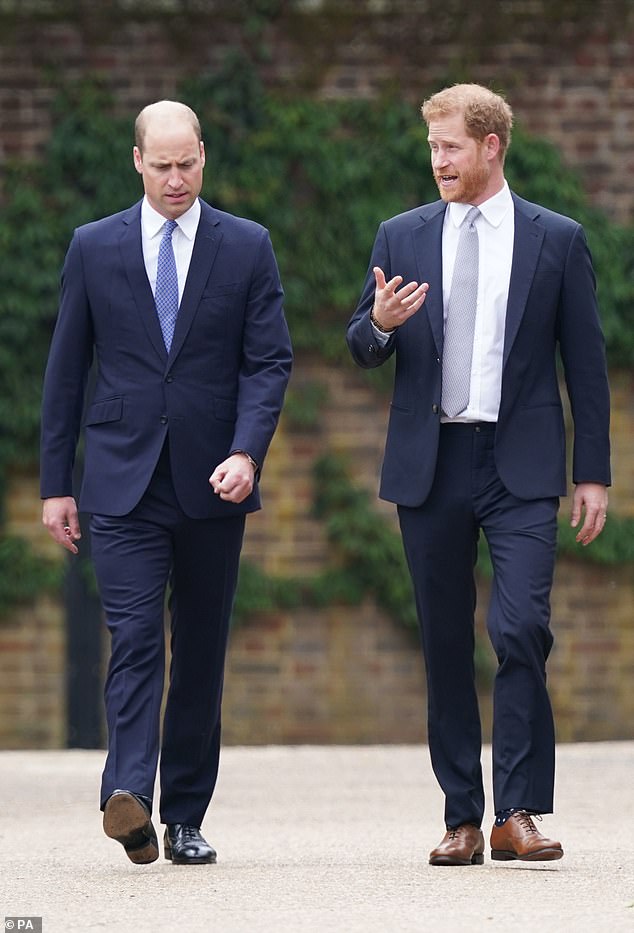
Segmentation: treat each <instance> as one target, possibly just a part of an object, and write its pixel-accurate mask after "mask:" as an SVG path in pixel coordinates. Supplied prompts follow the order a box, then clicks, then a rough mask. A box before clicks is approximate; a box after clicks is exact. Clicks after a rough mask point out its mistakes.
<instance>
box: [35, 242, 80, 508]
mask: <svg viewBox="0 0 634 933" xmlns="http://www.w3.org/2000/svg"><path fill="white" fill-rule="evenodd" d="M92 353H93V328H92V319H91V315H90V307H89V301H88V296H87V293H86V288H85V284H84V271H83V263H82V256H81V245H80V237H79V234H78V232H77V231H76V232H75V234H74V236H73V239H72V241H71V244H70V246H69V249H68V253H67V254H66V259H65V261H64V266H63V269H62V277H61V290H60V305H59V313H58V317H57V322H56V325H55V330H54V332H53V337H52V340H51V346H50V351H49V357H48V362H47V366H46V372H45V375H44V388H43V394H42V410H41V445H40V495H41V496H42V498H43V499H46V498H49V497H52V496H71V495H73V482H72V475H73V466H74V462H75V451H76V447H77V441H78V438H79V432H80V427H81V417H82V409H83V402H84V393H85V388H86V382H87V379H88V373H89V371H90V367H91V364H92Z"/></svg>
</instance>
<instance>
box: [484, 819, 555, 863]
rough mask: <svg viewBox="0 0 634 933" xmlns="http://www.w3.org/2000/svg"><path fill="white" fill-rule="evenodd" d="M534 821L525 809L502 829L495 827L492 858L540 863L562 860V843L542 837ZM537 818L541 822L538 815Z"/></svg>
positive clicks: (492, 837) (502, 860)
mask: <svg viewBox="0 0 634 933" xmlns="http://www.w3.org/2000/svg"><path fill="white" fill-rule="evenodd" d="M533 819H534V818H533V817H532V816H531V814H530V813H526V811H525V810H516V811H515V813H512V814H511V815H510V816H509V818H508V820H507V821H506V823H504V825H503V826H494V827H493V829H492V831H491V858H492V859H497V860H498V861H500V862H507V861H509V860H510V859H522V860H523V861H525V862H542V861H553V860H554V859H558V858H561V857H562V855H563V854H564V850H563V849H562V847H561V842H555V841H554V840H553V839H547V838H546V837H545V836H542V834H541V833H540V832H539V830H538V829H537V827H536V826H535V823H534V822H533ZM537 819H540V820H541V816H538V817H537Z"/></svg>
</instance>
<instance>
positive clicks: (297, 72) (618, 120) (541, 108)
mask: <svg viewBox="0 0 634 933" xmlns="http://www.w3.org/2000/svg"><path fill="white" fill-rule="evenodd" d="M57 6H58V7H59V9H60V10H62V11H63V9H64V7H65V6H66V5H64V4H58V5H57ZM70 6H71V8H72V5H70ZM116 6H117V4H116V3H114V4H103V5H97V4H89V5H87V6H86V7H85V9H86V11H89V13H87V14H86V15H82V13H81V11H82V9H84V6H83V4H78V5H77V7H78V12H77V14H76V15H74V16H69V15H67V16H64V14H63V12H61V13H59V14H57V15H55V14H54V13H51V7H52V8H53V10H54V9H55V7H56V5H55V4H52V5H51V4H49V3H38V2H37V0H21V2H20V3H14V4H12V3H11V2H9V0H5V2H3V3H2V5H0V25H2V29H1V30H0V162H1V161H2V160H3V159H4V158H6V157H8V156H16V155H18V156H19V155H22V154H31V153H33V152H35V151H37V150H38V148H39V147H40V146H41V145H42V144H43V142H44V141H45V140H46V138H47V137H48V134H49V132H50V129H51V123H52V120H53V119H54V115H53V114H52V112H51V108H50V105H51V101H52V100H53V98H54V96H55V88H56V85H57V83H58V82H59V81H60V80H61V79H62V78H69V79H77V78H79V77H81V76H83V75H86V74H100V75H101V76H102V77H103V78H104V80H105V81H106V83H107V84H108V85H109V86H110V87H111V88H112V91H113V93H114V96H115V100H116V103H117V106H118V109H119V112H120V113H121V114H123V115H125V116H129V117H130V118H131V119H132V118H133V116H134V115H135V114H136V112H137V111H138V110H139V109H140V108H141V106H143V105H144V104H146V103H148V102H149V101H150V100H156V99H158V98H161V97H173V96H174V95H175V93H177V88H178V86H179V84H180V83H181V81H182V80H183V78H186V77H189V76H191V75H193V74H198V73H200V72H201V71H205V70H210V69H213V68H215V67H217V65H218V64H219V62H220V61H221V60H222V59H223V56H224V54H225V53H226V50H227V49H228V48H230V47H236V46H237V47H240V48H242V49H243V50H244V51H245V52H246V53H247V54H248V55H250V56H251V57H252V58H253V59H254V60H257V61H258V63H259V70H260V72H261V74H262V76H263V78H264V80H265V81H266V82H267V83H268V84H269V86H272V87H279V88H285V87H288V86H291V87H297V86H301V87H304V88H306V89H307V90H309V91H311V92H314V93H317V94H319V95H321V96H323V97H326V98H328V97H334V96H342V95H345V96H355V95H356V96H365V97H371V96H373V95H375V94H377V93H378V92H380V91H381V90H382V89H385V88H390V89H392V90H396V91H397V92H399V93H401V94H402V95H403V96H404V97H406V98H407V99H409V100H411V101H412V104H413V105H416V104H418V103H420V100H421V99H422V98H423V97H424V96H426V95H427V94H428V93H430V92H432V91H434V90H437V89H438V88H439V87H440V86H443V85H444V84H446V83H450V82H452V81H456V80H470V81H471V80H473V81H479V82H481V83H485V84H491V85H493V86H494V87H496V88H498V89H500V90H503V91H504V92H505V93H506V94H507V95H508V97H509V100H510V102H511V104H512V106H513V108H514V111H515V113H516V116H517V118H518V120H519V121H520V122H521V123H522V124H523V125H524V126H525V127H526V129H528V130H529V131H530V132H532V133H535V134H538V135H543V136H545V137H547V138H549V139H550V140H552V141H553V142H554V143H555V144H556V145H557V146H558V147H559V148H560V150H561V152H562V154H563V156H564V159H565V160H566V161H567V162H568V163H569V164H570V165H571V166H574V167H575V169H577V170H578V171H579V172H580V173H581V176H582V179H583V183H584V187H585V188H586V190H587V191H588V192H589V193H590V195H591V196H592V198H593V200H594V201H595V203H596V204H597V205H598V206H600V207H602V208H604V209H605V210H607V211H609V212H610V213H611V214H612V215H613V217H614V218H615V219H616V220H618V221H621V222H623V223H626V222H629V221H631V220H632V218H633V216H634V7H633V5H632V4H631V3H630V2H628V0H596V2H595V0H592V2H590V0H588V2H584V0H581V2H575V3H571V2H570V0H553V2H550V0H515V2H513V3H505V4H501V3H499V2H496V0H480V2H479V3H477V4H474V3H472V2H470V0H463V2H461V3H455V4H453V5H452V8H451V10H452V12H451V14H443V12H442V11H440V10H439V9H438V6H437V4H432V3H431V0H381V2H379V3H377V2H372V3H370V2H367V3H366V2H364V0H355V2H352V0H340V2H338V3H337V4H328V3H325V2H311V3H304V4H291V3H286V4H283V5H282V9H283V11H284V12H282V13H281V14H280V15H278V16H277V17H276V18H274V19H273V20H271V21H269V22H266V23H260V27H259V29H256V28H255V26H256V25H257V23H256V21H255V20H254V19H253V17H251V18H250V19H249V18H248V17H247V18H246V21H245V17H244V16H241V15H240V13H239V11H236V9H235V7H236V5H235V4H232V3H229V2H227V3H222V2H218V0H216V2H215V3H212V4H198V5H195V6H192V5H191V4H190V5H189V6H190V13H189V14H187V15H186V14H184V13H183V12H179V11H178V7H179V6H180V4H179V3H178V2H176V3H174V4H172V5H171V6H172V9H174V10H175V12H174V13H172V14H170V13H169V12H167V13H166V12H164V11H165V10H166V9H168V10H169V6H166V5H165V4H164V3H158V2H157V3H153V2H151V0H147V2H145V3H138V4H135V10H130V9H128V11H127V12H126V11H124V10H116ZM293 7H296V8H298V9H296V11H295V12H293ZM205 8H206V9H207V10H208V12H205ZM12 9H13V10H14V11H17V12H11V10H12ZM38 10H39V11H40V12H38ZM298 10H299V11H298ZM302 10H303V12H302ZM109 11H110V12H109ZM152 11H154V12H152ZM161 11H163V12H161ZM262 50H264V51H265V54H262ZM413 118H414V119H415V118H416V111H415V108H414V109H413Z"/></svg>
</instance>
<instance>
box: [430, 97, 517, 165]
mask: <svg viewBox="0 0 634 933" xmlns="http://www.w3.org/2000/svg"><path fill="white" fill-rule="evenodd" d="M421 113H422V115H423V120H424V121H425V123H427V125H428V126H429V122H430V120H434V119H436V118H437V117H446V116H449V115H451V114H454V113H461V114H462V115H463V116H464V122H465V128H466V130H467V133H468V135H469V136H471V137H472V138H473V139H477V140H478V141H479V142H482V141H483V139H484V138H485V136H488V135H489V133H495V135H496V136H497V137H498V139H499V140H500V156H501V158H502V160H503V159H504V156H505V154H506V150H507V149H508V147H509V146H510V144H511V128H512V126H513V111H512V110H511V108H510V106H509V105H508V104H507V102H506V101H505V99H504V98H503V97H502V95H501V94H496V93H495V91H491V90H489V88H486V87H483V86H482V85H481V84H454V85H452V86H451V87H446V88H444V90H442V91H438V93H436V94H433V95H432V96H431V97H429V98H428V99H427V100H426V101H425V102H424V103H423V105H422V107H421Z"/></svg>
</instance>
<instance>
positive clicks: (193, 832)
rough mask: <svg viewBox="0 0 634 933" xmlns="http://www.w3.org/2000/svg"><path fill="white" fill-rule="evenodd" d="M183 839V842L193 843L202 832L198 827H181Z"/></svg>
mask: <svg viewBox="0 0 634 933" xmlns="http://www.w3.org/2000/svg"><path fill="white" fill-rule="evenodd" d="M180 834H181V838H182V840H183V842H192V841H194V840H197V839H198V837H199V836H200V830H199V829H198V827H197V826H181V832H180Z"/></svg>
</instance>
